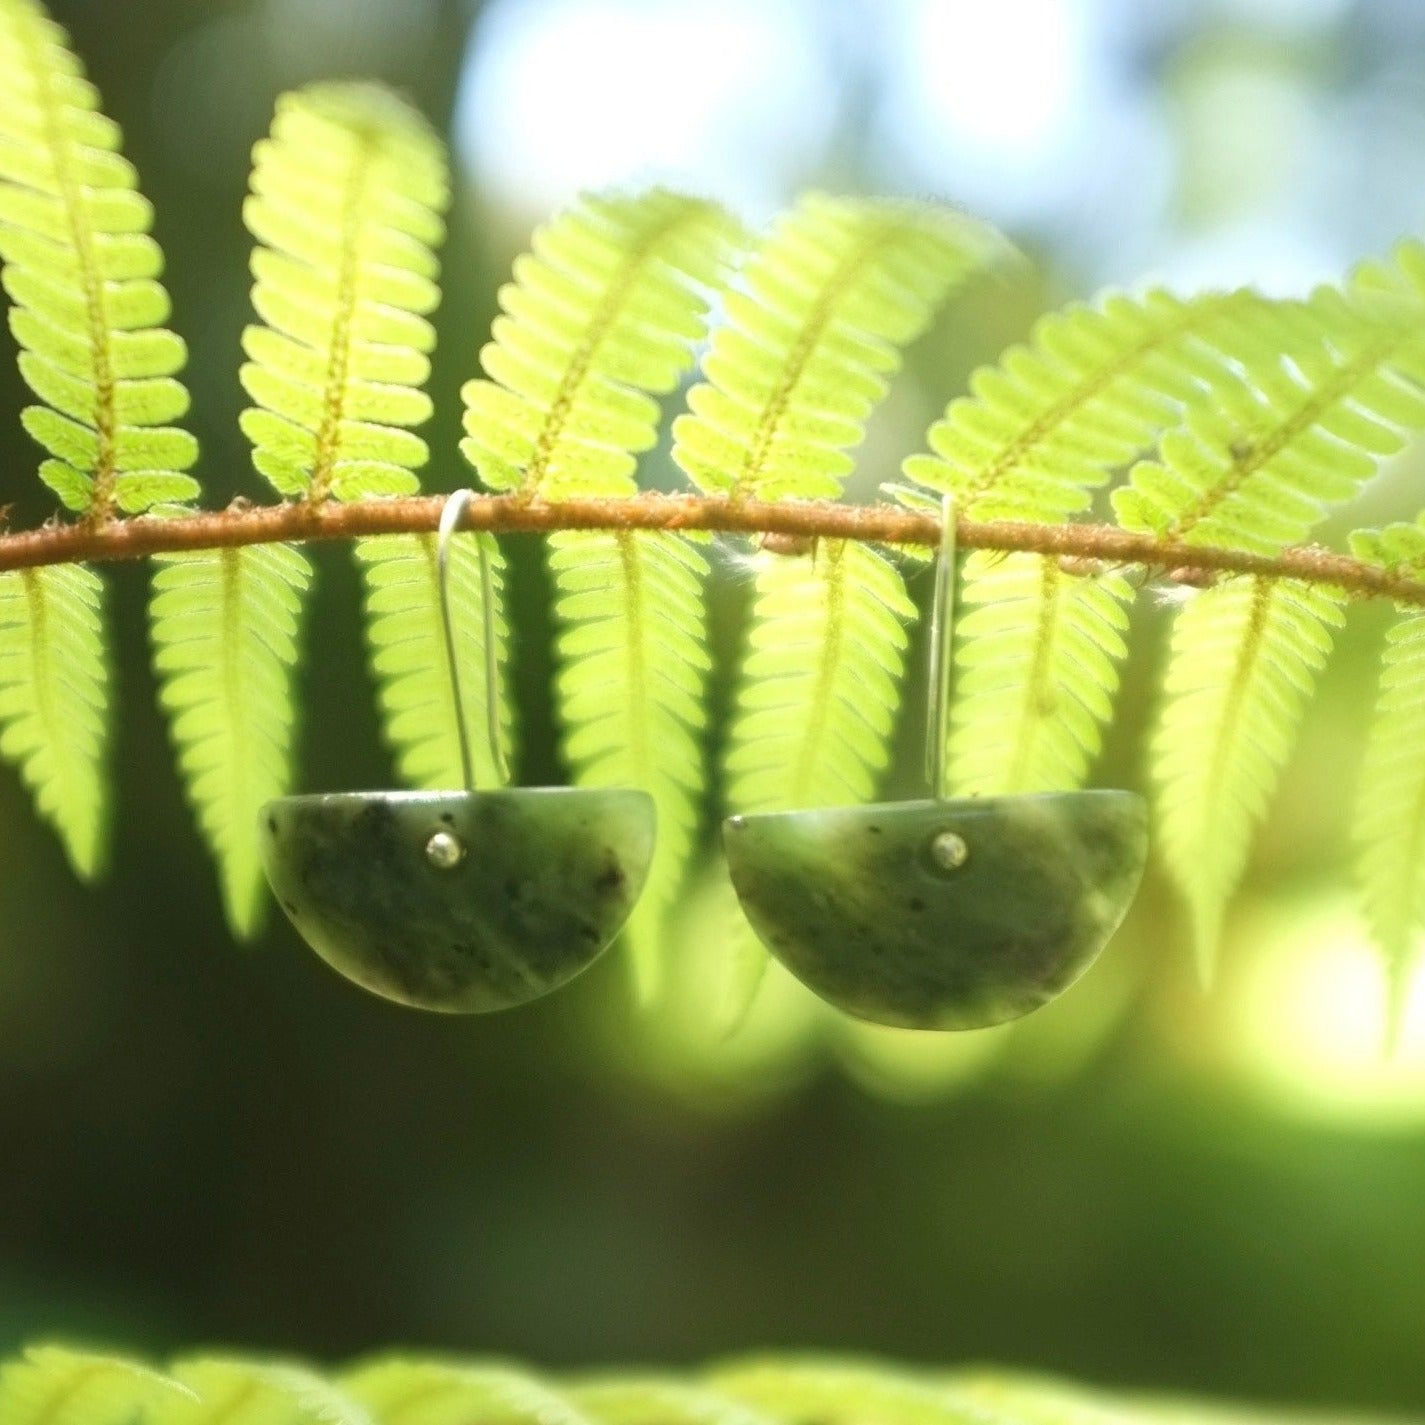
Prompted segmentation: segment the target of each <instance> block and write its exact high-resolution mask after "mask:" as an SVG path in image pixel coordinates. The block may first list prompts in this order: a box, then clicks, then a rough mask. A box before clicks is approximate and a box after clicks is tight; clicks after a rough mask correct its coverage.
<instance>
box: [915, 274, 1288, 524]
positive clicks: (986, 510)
mask: <svg viewBox="0 0 1425 1425" xmlns="http://www.w3.org/2000/svg"><path fill="white" fill-rule="evenodd" d="M1267 305H1268V304H1267V303H1266V302H1265V300H1264V299H1262V298H1260V297H1258V296H1256V295H1255V294H1254V293H1251V292H1240V291H1239V292H1231V293H1224V294H1219V293H1209V294H1207V295H1204V296H1201V297H1196V298H1191V299H1183V298H1179V297H1175V296H1173V295H1171V294H1170V293H1168V292H1164V291H1161V290H1154V291H1150V292H1147V293H1145V294H1144V295H1143V296H1141V297H1134V296H1127V295H1124V294H1122V293H1114V292H1110V293H1108V294H1106V295H1105V296H1103V297H1101V298H1099V299H1098V300H1097V301H1096V302H1095V303H1093V304H1088V303H1081V302H1076V303H1073V304H1071V305H1070V306H1068V307H1065V308H1064V309H1063V310H1062V311H1057V312H1051V313H1049V314H1048V315H1047V316H1044V317H1042V318H1041V319H1040V320H1039V322H1038V323H1037V324H1036V325H1035V328H1034V331H1033V333H1032V335H1031V337H1030V340H1029V342H1028V343H1027V344H1025V345H1022V346H1014V347H1011V348H1010V349H1009V351H1008V352H1006V353H1005V355H1004V356H1002V357H1001V358H1000V360H999V361H998V362H997V363H996V364H995V365H994V366H992V367H984V368H982V369H981V370H979V371H977V372H975V374H974V375H973V376H972V377H971V378H970V394H969V395H968V396H961V397H958V398H957V399H956V400H953V401H951V402H950V404H949V406H947V407H946V410H945V415H944V417H943V418H942V419H941V420H939V421H937V422H936V423H935V424H934V425H933V426H931V428H930V432H929V437H928V439H929V442H930V448H931V451H932V452H933V454H929V455H912V456H911V457H909V459H907V460H906V461H905V463H904V466H903V469H904V471H905V474H906V475H907V476H908V477H909V478H910V479H911V480H914V481H915V482H916V483H917V484H919V485H923V486H925V487H926V488H927V489H931V490H934V491H936V492H939V493H946V494H951V495H953V496H954V497H955V504H956V508H957V509H958V510H959V512H960V513H961V514H962V515H968V516H970V517H972V518H974V519H986V520H993V519H1011V520H1036V521H1041V522H1043V521H1058V520H1063V519H1067V518H1068V517H1069V516H1070V515H1073V514H1077V513H1079V511H1081V510H1083V509H1084V508H1085V507H1086V506H1087V505H1088V503H1089V499H1090V497H1091V494H1092V492H1093V491H1094V490H1095V489H1097V488H1098V487H1099V486H1100V485H1102V484H1104V483H1105V481H1107V480H1108V479H1109V477H1110V476H1111V475H1112V474H1113V473H1114V472H1115V471H1117V470H1120V469H1122V468H1123V467H1124V466H1125V465H1126V464H1128V462H1130V461H1131V460H1133V459H1135V458H1137V457H1138V456H1140V455H1142V454H1143V453H1144V452H1145V451H1146V450H1150V449H1151V448H1152V447H1153V446H1154V445H1155V444H1156V442H1157V439H1158V436H1159V434H1160V433H1161V432H1162V431H1163V430H1164V429H1165V428H1167V427H1169V426H1171V425H1174V424H1176V423H1177V422H1178V420H1179V419H1180V418H1181V413H1182V410H1183V407H1184V406H1185V405H1186V404H1187V403H1188V402H1189V401H1190V400H1191V399H1192V398H1193V397H1194V396H1196V395H1197V394H1198V393H1199V392H1200V391H1201V390H1202V389H1203V384H1204V381H1205V380H1206V379H1208V378H1209V377H1211V376H1212V375H1213V374H1214V373H1215V371H1216V369H1217V368H1219V367H1220V366H1221V365H1222V358H1221V356H1220V355H1219V354H1218V352H1217V350H1216V349H1215V347H1214V343H1213V341H1212V338H1213V336H1214V334H1217V333H1220V332H1221V329H1222V328H1223V327H1224V326H1225V325H1227V324H1228V323H1229V322H1232V321H1233V319H1234V318H1235V319H1237V321H1238V322H1240V323H1243V324H1245V323H1247V322H1250V321H1251V320H1252V319H1253V316H1254V314H1256V313H1258V312H1261V311H1263V310H1264V309H1265V308H1266V307H1267Z"/></svg>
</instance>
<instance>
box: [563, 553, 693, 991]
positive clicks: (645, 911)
mask: <svg viewBox="0 0 1425 1425" xmlns="http://www.w3.org/2000/svg"><path fill="white" fill-rule="evenodd" d="M550 546H551V553H550V567H551V568H552V569H553V571H554V575H555V580H556V584H557V594H556V599H555V613H556V615H557V616H558V619H559V622H560V625H561V627H560V631H559V634H558V640H557V648H558V654H559V659H560V665H561V666H560V669H559V673H558V675H557V679H556V691H557V694H558V701H559V709H560V714H561V717H562V719H563V722H564V726H565V730H566V731H565V740H564V748H565V752H566V754H567V755H568V757H569V761H570V763H571V764H572V766H573V767H574V769H575V774H576V777H577V779H578V781H579V782H580V784H581V785H585V786H593V787H619V786H624V787H641V788H643V790H645V791H646V792H648V793H649V794H650V795H651V796H652V798H653V802H654V806H655V807H656V809H657V815H658V844H657V849H656V851H655V853H654V858H653V865H652V867H651V869H650V871H649V881H648V884H647V885H646V886H645V888H644V892H643V897H642V899H641V900H640V902H639V905H638V909H637V910H636V911H635V912H634V915H633V918H632V920H631V921H630V924H629V927H628V935H629V943H630V948H631V953H632V956H633V966H634V974H635V978H636V983H637V986H638V988H639V990H640V992H641V993H643V994H645V995H647V994H651V993H652V992H653V991H654V989H655V988H656V987H657V984H658V979H659V968H658V966H659V963H660V961H659V956H658V953H657V952H658V950H659V946H660V939H661V931H662V926H663V921H664V918H665V916H666V914H667V911H668V908H669V905H670V904H671V902H672V899H673V896H674V895H675V894H676V892H677V890H678V887H679V883H680V881H681V879H682V877H683V875H684V873H685V871H686V870H687V866H688V862H689V859H690V858H691V855H692V850H693V839H694V834H695V832H696V830H697V823H698V806H699V802H700V799H701V794H702V791H703V786H704V783H705V781H706V774H705V766H704V760H703V750H702V744H701V741H700V737H699V734H700V733H701V732H702V730H703V728H704V726H705V724H706V720H707V715H706V711H705V705H706V694H707V676H708V672H709V670H710V669H711V667H712V660H711V658H710V657H709V656H708V652H707V648H706V643H707V627H706V624H707V619H706V614H705V612H704V605H703V597H702V584H703V580H704V579H705V578H706V576H707V569H708V566H707V561H706V559H704V557H703V555H702V554H701V553H700V552H699V551H698V550H697V549H696V548H695V547H694V546H693V545H692V544H691V543H690V542H689V541H688V540H687V539H685V538H683V537H682V536H681V535H677V534H661V533H659V534H654V533H647V534H641V533H633V532H621V533H617V534H600V533H584V532H582V531H580V532H575V531H570V532H568V533H565V534H560V535H555V536H554V537H553V538H552V539H551V540H550Z"/></svg>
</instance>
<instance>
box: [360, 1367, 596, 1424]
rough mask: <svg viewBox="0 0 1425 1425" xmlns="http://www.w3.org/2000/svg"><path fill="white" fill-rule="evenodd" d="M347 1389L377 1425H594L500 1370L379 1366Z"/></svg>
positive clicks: (520, 1376)
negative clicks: (369, 1413) (368, 1412)
mask: <svg viewBox="0 0 1425 1425" xmlns="http://www.w3.org/2000/svg"><path fill="white" fill-rule="evenodd" d="M342 1385H343V1387H344V1388H345V1390H346V1391H347V1393H348V1394H349V1395H350V1396H351V1397H352V1398H353V1399H355V1400H356V1401H357V1402H358V1403H359V1404H361V1405H363V1406H364V1407H365V1408H366V1409H367V1410H369V1411H370V1412H371V1416H372V1419H373V1421H374V1422H375V1425H591V1423H590V1421H589V1420H588V1419H587V1418H586V1417H585V1416H584V1415H583V1414H581V1413H580V1412H579V1411H578V1410H576V1409H575V1408H574V1406H573V1405H571V1404H570V1403H569V1402H568V1401H566V1400H565V1399H564V1398H563V1397H562V1396H561V1395H559V1394H558V1393H557V1392H555V1391H554V1390H551V1389H550V1388H549V1387H548V1386H546V1385H544V1384H542V1383H541V1382H540V1381H538V1380H536V1379H535V1378H534V1377H533V1376H529V1375H526V1374H525V1373H524V1372H523V1371H520V1370H516V1369H515V1368H514V1367H512V1366H506V1365H500V1364H486V1363H481V1362H469V1363H456V1362H444V1361H431V1360H399V1359H395V1360H391V1359H388V1360H379V1361H375V1362H373V1363H371V1364H368V1365H364V1366H360V1367H358V1368H357V1369H356V1370H354V1371H351V1372H349V1373H348V1374H347V1375H346V1377H345V1378H344V1379H343V1381H342Z"/></svg>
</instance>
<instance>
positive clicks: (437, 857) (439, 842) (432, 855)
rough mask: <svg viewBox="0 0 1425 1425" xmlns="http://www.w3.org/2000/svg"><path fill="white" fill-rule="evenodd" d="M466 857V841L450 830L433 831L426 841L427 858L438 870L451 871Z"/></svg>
mask: <svg viewBox="0 0 1425 1425" xmlns="http://www.w3.org/2000/svg"><path fill="white" fill-rule="evenodd" d="M464 859H465V843H464V842H463V841H461V839H460V838H459V837H458V836H453V835H452V834H451V833H450V832H448V831H433V832H432V833H431V838H430V840H429V841H427V842H426V860H427V861H429V862H430V863H431V865H432V866H434V867H435V869H436V870H437V871H449V870H451V869H452V868H453V867H456V866H458V865H459V864H460V863H461V862H462V861H463V860H464Z"/></svg>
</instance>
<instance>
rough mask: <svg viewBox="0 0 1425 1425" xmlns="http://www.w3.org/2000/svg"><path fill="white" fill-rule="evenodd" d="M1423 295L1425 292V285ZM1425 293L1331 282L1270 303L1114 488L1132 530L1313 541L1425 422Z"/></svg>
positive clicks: (1234, 539) (1224, 540)
mask: <svg viewBox="0 0 1425 1425" xmlns="http://www.w3.org/2000/svg"><path fill="white" fill-rule="evenodd" d="M1422 296H1425V294H1422ZM1423 338H1425V300H1421V301H1417V302H1415V303H1413V304H1411V303H1408V302H1398V303H1391V304H1384V303H1381V302H1378V301H1376V302H1363V301H1359V300H1353V299H1352V297H1351V296H1350V295H1349V294H1347V293H1343V292H1341V291H1339V290H1337V289H1335V288H1322V289H1320V290H1319V291H1317V292H1316V293H1314V294H1313V296H1312V297H1311V299H1310V301H1307V302H1279V303H1272V304H1265V305H1263V306H1261V307H1260V308H1258V309H1257V310H1256V312H1255V313H1254V314H1253V315H1252V316H1251V318H1250V320H1248V321H1246V322H1243V323H1241V324H1239V326H1238V328H1237V330H1236V332H1235V333H1234V338H1233V341H1232V343H1231V344H1230V351H1231V354H1232V355H1233V356H1234V358H1235V359H1236V361H1237V362H1238V364H1239V366H1240V368H1241V369H1240V371H1229V370H1227V369H1225V368H1224V369H1223V370H1222V371H1220V372H1218V373H1217V374H1216V375H1215V377H1214V379H1213V381H1212V383H1211V386H1210V388H1207V389H1204V390H1203V391H1202V392H1201V393H1200V394H1199V395H1198V396H1197V397H1196V398H1195V399H1194V400H1193V401H1192V402H1190V403H1189V405H1188V408H1187V411H1186V414H1185V418H1184V420H1183V423H1182V424H1181V425H1180V426H1179V427H1177V428H1175V429H1173V430H1170V431H1169V432H1168V433H1167V434H1166V435H1165V436H1164V437H1163V439H1162V442H1161V444H1160V446H1159V451H1158V457H1157V459H1154V460H1146V461H1143V462H1141V463H1140V464H1138V465H1137V466H1136V467H1135V469H1134V470H1133V473H1132V476H1131V479H1130V483H1129V484H1127V485H1125V486H1124V487H1122V488H1121V489H1118V490H1115V491H1114V495H1113V504H1114V509H1115V511H1116V512H1117V515H1118V518H1119V522H1120V523H1121V524H1122V525H1123V526H1124V528H1126V529H1133V530H1141V531H1145V532H1148V533H1152V534H1155V535H1157V536H1159V537H1161V538H1172V539H1183V540H1187V541H1189V542H1191V543H1194V544H1213V545H1219V546H1227V547H1229V548H1236V549H1243V550H1248V551H1251V552H1253V553H1256V554H1264V555H1272V554H1276V553H1277V552H1278V551H1280V550H1281V549H1284V548H1286V547H1287V546H1288V545H1293V544H1298V543H1300V542H1301V541H1302V540H1304V539H1305V538H1306V536H1307V534H1308V533H1309V532H1310V530H1311V529H1312V527H1313V526H1314V525H1315V524H1316V523H1318V522H1319V521H1320V519H1321V518H1322V517H1323V515H1324V514H1325V513H1326V512H1327V511H1328V510H1329V509H1331V508H1332V507H1333V506H1335V505H1339V504H1341V503H1343V502H1344V501H1346V500H1348V499H1350V498H1351V497H1352V496H1354V495H1355V494H1356V492H1357V491H1358V490H1359V489H1360V487H1361V485H1362V484H1363V483H1364V482H1365V481H1366V480H1367V479H1368V478H1369V477H1370V476H1371V475H1373V474H1374V473H1375V471H1376V469H1377V468H1378V467H1379V464H1380V461H1381V460H1382V459H1383V458H1384V457H1385V456H1387V455H1391V454H1394V453H1395V452H1396V451H1398V450H1399V449H1401V447H1402V446H1403V445H1404V443H1405V434H1406V432H1407V431H1410V430H1417V429H1421V428H1425V392H1422V391H1421V389H1420V384H1419V383H1420V381H1421V379H1422V378H1425V365H1422V360H1425V358H1422V357H1421V356H1420V355H1419V353H1418V350H1417V349H1418V348H1420V347H1421V345H1422V339H1423Z"/></svg>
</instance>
